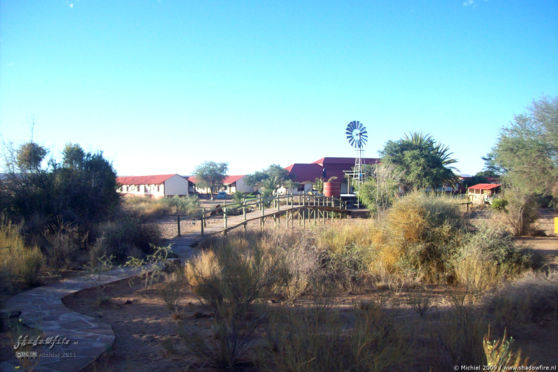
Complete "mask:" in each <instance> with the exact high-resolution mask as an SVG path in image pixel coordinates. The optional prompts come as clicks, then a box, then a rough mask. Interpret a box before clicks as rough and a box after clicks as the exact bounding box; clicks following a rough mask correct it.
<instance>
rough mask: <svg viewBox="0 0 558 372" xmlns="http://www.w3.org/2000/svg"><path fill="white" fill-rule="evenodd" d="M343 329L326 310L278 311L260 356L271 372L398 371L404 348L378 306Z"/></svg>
mask: <svg viewBox="0 0 558 372" xmlns="http://www.w3.org/2000/svg"><path fill="white" fill-rule="evenodd" d="M355 318H356V319H355V322H354V327H352V328H348V327H345V326H344V324H343V321H342V319H341V318H340V317H339V316H338V315H337V313H335V312H334V311H333V310H332V309H331V308H329V307H328V306H327V305H319V306H316V307H313V308H305V309H300V310H298V309H297V310H293V309H278V310H275V311H274V312H272V314H271V316H270V321H269V323H268V324H267V326H266V334H267V344H266V345H265V346H264V348H263V350H262V351H261V354H260V356H259V360H260V364H261V367H262V368H263V369H267V370H273V371H384V370H399V369H401V368H403V366H404V365H405V362H406V361H407V360H408V357H409V355H410V354H409V351H410V350H409V344H408V343H407V342H406V341H405V339H404V337H403V336H402V332H401V329H399V328H398V327H397V326H396V323H394V322H393V321H392V320H391V319H390V318H388V317H387V316H386V315H385V314H384V313H383V312H382V311H381V310H380V309H379V308H378V307H377V306H375V305H372V306H370V305H369V304H366V305H364V306H361V307H360V308H358V309H355Z"/></svg>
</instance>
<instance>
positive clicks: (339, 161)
mask: <svg viewBox="0 0 558 372" xmlns="http://www.w3.org/2000/svg"><path fill="white" fill-rule="evenodd" d="M361 160H362V164H377V163H379V162H380V159H377V158H362V159H361ZM313 164H319V165H321V166H322V167H323V166H328V165H333V164H336V165H348V166H350V167H351V168H352V167H353V166H354V165H355V158H329V157H324V158H321V159H318V160H316V161H315V162H313ZM345 170H349V169H345Z"/></svg>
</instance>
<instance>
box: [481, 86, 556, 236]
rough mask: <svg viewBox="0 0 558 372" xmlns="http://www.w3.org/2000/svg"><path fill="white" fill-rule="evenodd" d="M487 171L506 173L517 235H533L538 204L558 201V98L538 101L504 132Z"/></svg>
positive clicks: (511, 218)
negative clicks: (531, 231)
mask: <svg viewBox="0 0 558 372" xmlns="http://www.w3.org/2000/svg"><path fill="white" fill-rule="evenodd" d="M484 159H485V161H486V168H487V169H492V170H494V169H495V170H498V171H499V172H500V173H501V174H502V182H503V184H504V198H505V199H506V200H507V201H508V202H509V203H508V205H507V207H506V209H505V213H506V216H507V218H508V221H509V223H510V225H511V226H512V227H513V229H514V232H515V234H516V235H523V234H526V233H528V232H529V228H530V225H531V223H532V222H533V221H534V220H535V219H536V218H537V204H539V203H540V202H541V201H544V203H543V204H548V202H549V201H552V200H553V201H554V205H555V206H556V199H557V198H558V98H552V99H551V98H546V97H544V98H541V99H539V100H538V101H534V102H533V104H532V105H531V107H529V109H528V112H527V113H525V114H521V115H516V116H514V119H513V121H512V122H511V123H510V125H509V126H508V127H505V128H503V129H502V131H501V133H500V137H499V138H498V142H497V144H496V146H495V147H494V148H493V149H492V152H491V153H490V154H488V156H487V157H486V158H484Z"/></svg>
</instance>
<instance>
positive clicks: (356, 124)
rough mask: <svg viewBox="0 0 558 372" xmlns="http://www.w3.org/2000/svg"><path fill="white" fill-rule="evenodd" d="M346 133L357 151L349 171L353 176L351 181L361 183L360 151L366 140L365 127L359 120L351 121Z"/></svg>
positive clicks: (362, 149)
mask: <svg viewBox="0 0 558 372" xmlns="http://www.w3.org/2000/svg"><path fill="white" fill-rule="evenodd" d="M345 134H346V135H347V141H349V144H350V145H351V146H353V147H354V148H355V150H356V152H357V156H356V157H355V166H354V168H353V171H352V172H351V174H352V176H353V181H354V182H355V183H357V184H361V183H362V182H363V181H364V180H363V174H362V152H363V151H364V145H365V144H366V141H368V132H367V131H366V127H365V126H364V125H363V124H362V123H361V122H360V121H356V120H355V121H351V122H350V123H349V124H348V125H347V128H346V130H345Z"/></svg>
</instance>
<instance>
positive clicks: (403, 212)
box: [369, 193, 463, 282]
mask: <svg viewBox="0 0 558 372" xmlns="http://www.w3.org/2000/svg"><path fill="white" fill-rule="evenodd" d="M462 225H463V221H462V218H461V214H460V212H459V208H458V207H457V205H456V204H455V203H454V202H453V201H452V200H451V199H447V198H444V197H436V196H429V195H426V194H422V193H412V194H409V195H407V196H405V197H403V198H401V199H399V200H397V202H396V203H395V204H394V205H393V207H392V208H391V209H390V210H389V211H388V214H387V216H386V219H385V220H384V221H382V223H381V224H380V225H378V226H376V227H374V228H373V229H372V234H373V237H372V245H373V249H374V251H375V252H374V260H372V261H371V262H370V265H369V269H370V271H371V272H372V273H373V274H377V275H385V273H386V272H387V273H390V274H392V275H393V274H395V275H399V276H400V277H404V278H408V277H409V276H411V277H413V278H414V279H415V280H417V281H422V282H451V281H453V271H452V267H451V264H450V258H451V257H452V255H453V253H454V252H455V251H456V249H457V247H458V246H459V245H460V244H461V236H462V233H461V227H462Z"/></svg>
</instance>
